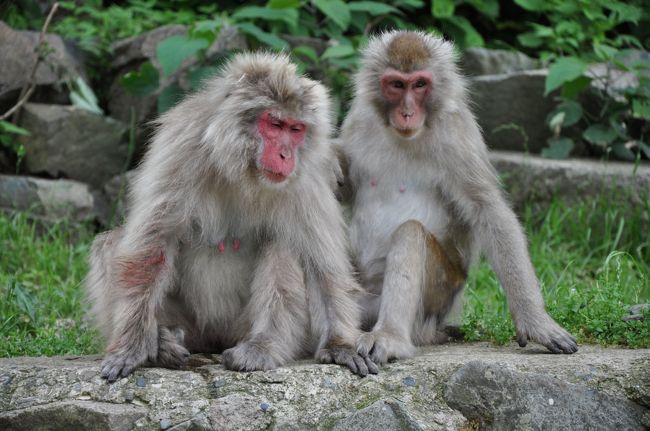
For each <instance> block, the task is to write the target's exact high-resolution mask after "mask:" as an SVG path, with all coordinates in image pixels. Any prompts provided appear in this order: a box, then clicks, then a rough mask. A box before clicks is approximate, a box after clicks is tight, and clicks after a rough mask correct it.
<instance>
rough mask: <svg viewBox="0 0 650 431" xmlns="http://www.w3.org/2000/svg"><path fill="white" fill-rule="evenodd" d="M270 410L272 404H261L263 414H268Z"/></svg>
mask: <svg viewBox="0 0 650 431" xmlns="http://www.w3.org/2000/svg"><path fill="white" fill-rule="evenodd" d="M270 408H271V405H270V404H267V403H262V404H260V409H262V411H263V412H266V411H267V410H268V409H270Z"/></svg>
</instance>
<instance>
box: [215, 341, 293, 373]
mask: <svg viewBox="0 0 650 431" xmlns="http://www.w3.org/2000/svg"><path fill="white" fill-rule="evenodd" d="M221 360H222V362H223V365H224V366H225V367H226V368H227V369H229V370H234V371H256V370H272V369H273V368H277V367H279V366H280V365H282V364H283V363H284V361H283V360H282V358H281V357H280V355H274V354H273V353H272V352H271V351H269V349H267V348H266V347H265V346H264V343H262V342H258V341H254V340H248V341H243V342H241V343H239V344H237V345H236V346H235V347H232V348H230V349H228V350H224V351H223V353H222V354H221Z"/></svg>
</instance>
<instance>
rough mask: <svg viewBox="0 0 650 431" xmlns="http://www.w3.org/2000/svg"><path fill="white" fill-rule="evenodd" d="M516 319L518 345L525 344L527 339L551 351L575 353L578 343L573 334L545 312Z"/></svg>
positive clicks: (522, 345)
mask: <svg viewBox="0 0 650 431" xmlns="http://www.w3.org/2000/svg"><path fill="white" fill-rule="evenodd" d="M515 321H516V326H517V343H519V346H520V347H524V346H526V344H528V340H531V341H535V342H537V343H539V344H541V345H543V346H545V347H546V348H547V349H548V350H550V351H551V352H553V353H575V352H577V351H578V344H577V343H576V339H575V338H574V337H573V335H571V334H569V333H568V332H567V331H565V330H564V328H562V327H561V326H560V325H558V324H557V323H556V322H555V320H553V319H552V318H551V316H549V315H548V314H547V313H546V312H542V313H540V314H539V315H538V316H533V317H527V318H526V319H521V320H519V321H517V319H515Z"/></svg>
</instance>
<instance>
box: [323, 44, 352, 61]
mask: <svg viewBox="0 0 650 431" xmlns="http://www.w3.org/2000/svg"><path fill="white" fill-rule="evenodd" d="M356 52H357V51H356V50H355V49H354V47H352V46H350V45H336V46H330V47H329V48H327V49H326V50H325V52H324V53H323V55H322V56H321V58H322V59H323V60H325V59H327V58H341V57H349V56H351V55H354V54H356Z"/></svg>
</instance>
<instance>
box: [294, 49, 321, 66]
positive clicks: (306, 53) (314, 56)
mask: <svg viewBox="0 0 650 431" xmlns="http://www.w3.org/2000/svg"><path fill="white" fill-rule="evenodd" d="M292 51H293V53H294V55H296V56H302V57H307V58H308V59H310V60H311V61H312V62H313V63H318V53H317V52H316V50H315V49H314V48H312V47H311V46H305V45H301V46H297V47H295V48H294V49H293V50H292Z"/></svg>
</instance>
